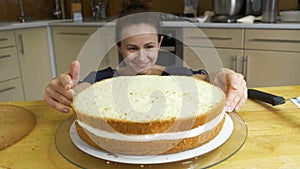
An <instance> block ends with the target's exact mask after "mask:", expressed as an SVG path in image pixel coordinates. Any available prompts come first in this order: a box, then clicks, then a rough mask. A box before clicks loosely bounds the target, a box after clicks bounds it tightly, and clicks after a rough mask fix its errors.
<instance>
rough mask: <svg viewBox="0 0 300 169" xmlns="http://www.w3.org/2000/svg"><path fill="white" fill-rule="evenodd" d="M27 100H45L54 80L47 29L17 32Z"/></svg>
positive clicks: (16, 36)
mask: <svg viewBox="0 0 300 169" xmlns="http://www.w3.org/2000/svg"><path fill="white" fill-rule="evenodd" d="M15 38H16V43H17V49H18V56H19V61H20V70H21V76H22V82H23V89H24V96H25V100H40V99H43V96H44V92H45V88H46V86H47V84H48V83H49V82H50V80H51V79H52V76H51V64H50V56H49V47H48V46H49V45H48V36H47V30H46V27H40V28H29V29H19V30H15Z"/></svg>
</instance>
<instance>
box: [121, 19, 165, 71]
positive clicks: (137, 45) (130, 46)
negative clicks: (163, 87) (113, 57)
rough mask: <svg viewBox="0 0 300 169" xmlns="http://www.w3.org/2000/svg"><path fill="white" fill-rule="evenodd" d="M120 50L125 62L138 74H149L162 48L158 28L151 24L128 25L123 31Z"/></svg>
mask: <svg viewBox="0 0 300 169" xmlns="http://www.w3.org/2000/svg"><path fill="white" fill-rule="evenodd" d="M121 37H122V39H123V40H122V41H121V43H120V44H121V45H120V46H119V52H120V53H121V54H122V57H123V59H124V61H125V63H126V64H127V65H128V66H129V67H130V68H131V69H132V70H133V71H134V72H135V73H137V74H149V73H150V71H151V68H152V67H153V65H155V63H156V61H157V57H158V50H159V48H160V44H161V41H162V38H161V39H160V41H158V38H157V30H156V29H155V27H153V26H152V25H149V24H134V25H129V26H126V27H124V28H123V29H122V32H121Z"/></svg>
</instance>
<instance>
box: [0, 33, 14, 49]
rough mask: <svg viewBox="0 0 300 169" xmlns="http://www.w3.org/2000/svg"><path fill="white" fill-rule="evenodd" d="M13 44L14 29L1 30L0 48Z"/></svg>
mask: <svg viewBox="0 0 300 169" xmlns="http://www.w3.org/2000/svg"><path fill="white" fill-rule="evenodd" d="M12 46H15V34H14V31H1V32H0V48H3V47H12Z"/></svg>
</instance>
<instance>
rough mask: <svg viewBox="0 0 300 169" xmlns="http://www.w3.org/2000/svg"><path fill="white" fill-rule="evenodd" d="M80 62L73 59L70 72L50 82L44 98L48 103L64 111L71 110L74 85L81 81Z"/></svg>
mask: <svg viewBox="0 0 300 169" xmlns="http://www.w3.org/2000/svg"><path fill="white" fill-rule="evenodd" d="M79 71H80V64H79V62H78V61H73V62H72V64H71V67H70V71H69V72H68V73H64V74H60V75H59V76H58V77H56V78H55V79H52V80H51V81H50V83H49V84H48V86H47V88H46V91H45V95H44V100H45V101H46V103H47V104H48V105H50V106H51V107H53V108H55V109H56V110H58V111H60V112H64V113H68V112H69V111H70V107H71V104H72V100H73V94H74V92H73V87H74V86H75V85H76V84H77V83H78V81H79Z"/></svg>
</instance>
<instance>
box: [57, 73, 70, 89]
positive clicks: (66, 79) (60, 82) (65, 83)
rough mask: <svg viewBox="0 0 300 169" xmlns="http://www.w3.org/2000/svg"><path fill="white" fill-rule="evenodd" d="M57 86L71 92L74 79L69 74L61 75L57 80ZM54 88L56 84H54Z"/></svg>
mask: <svg viewBox="0 0 300 169" xmlns="http://www.w3.org/2000/svg"><path fill="white" fill-rule="evenodd" d="M55 81H56V83H57V86H58V87H61V88H63V89H64V90H70V89H71V88H72V83H73V82H72V77H71V75H70V74H69V73H64V74H60V75H59V76H58V77H57V79H55ZM53 86H54V84H53Z"/></svg>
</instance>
